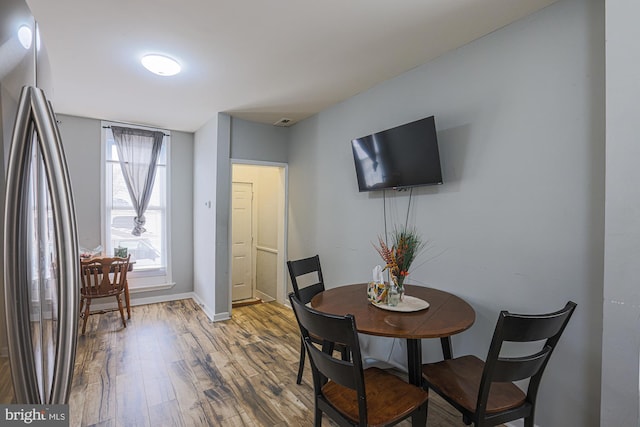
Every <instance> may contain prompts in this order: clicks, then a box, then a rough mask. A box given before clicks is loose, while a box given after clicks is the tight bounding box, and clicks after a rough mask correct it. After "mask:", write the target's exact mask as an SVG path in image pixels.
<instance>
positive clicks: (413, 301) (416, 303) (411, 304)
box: [371, 295, 429, 312]
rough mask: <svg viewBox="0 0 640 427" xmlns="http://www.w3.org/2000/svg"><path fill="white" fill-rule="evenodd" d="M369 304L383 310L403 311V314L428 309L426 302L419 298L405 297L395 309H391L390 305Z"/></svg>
mask: <svg viewBox="0 0 640 427" xmlns="http://www.w3.org/2000/svg"><path fill="white" fill-rule="evenodd" d="M371 304H373V305H375V306H376V307H378V308H381V309H383V310H389V311H403V312H411V311H420V310H424V309H425V308H429V303H428V302H426V301H425V300H421V299H420V298H416V297H412V296H409V295H405V296H404V298H403V299H402V301H400V303H399V304H398V305H396V306H395V307H391V306H390V305H387V304H382V303H377V304H376V303H374V302H372V303H371Z"/></svg>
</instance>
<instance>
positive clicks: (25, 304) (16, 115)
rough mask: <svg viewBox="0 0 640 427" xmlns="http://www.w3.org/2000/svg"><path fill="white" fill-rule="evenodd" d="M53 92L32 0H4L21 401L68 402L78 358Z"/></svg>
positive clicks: (5, 143)
mask: <svg viewBox="0 0 640 427" xmlns="http://www.w3.org/2000/svg"><path fill="white" fill-rule="evenodd" d="M50 93H51V85H50V73H49V64H48V61H47V56H46V50H45V45H44V44H43V43H41V41H40V38H39V36H38V30H37V24H36V21H35V20H34V18H33V16H32V14H31V12H30V10H29V7H28V6H27V4H26V3H25V1H24V0H1V1H0V138H2V150H1V151H0V155H1V156H2V159H1V160H2V161H1V162H0V165H1V166H2V177H1V178H0V190H1V191H2V196H3V197H2V198H0V199H1V200H2V202H0V203H2V206H0V207H1V208H2V209H1V210H0V212H2V215H3V218H2V223H3V224H4V227H3V231H2V236H0V237H1V238H2V241H3V242H4V245H3V247H2V248H1V249H0V251H1V252H2V253H0V255H1V256H2V259H3V263H2V270H3V271H2V272H1V273H2V274H0V280H2V281H3V283H2V287H3V288H4V307H2V304H0V311H4V313H0V315H1V314H4V316H0V317H2V320H0V352H3V353H7V354H8V356H9V359H10V365H11V376H12V380H13V386H14V394H15V403H28V404H63V403H68V399H69V394H70V390H71V380H72V375H73V365H74V362H75V352H76V336H77V334H76V331H77V322H78V280H79V271H78V259H79V256H78V243H77V231H76V222H75V209H74V205H73V197H72V193H71V184H70V180H69V174H68V171H67V166H66V162H65V157H64V151H63V148H62V144H61V139H60V133H59V131H58V128H57V124H56V120H55V116H54V114H53V110H52V106H51V104H50V103H49V101H48V100H47V98H46V95H50ZM3 309H4V310H3ZM3 320H4V321H3ZM2 323H5V325H4V327H2V326H3V325H2Z"/></svg>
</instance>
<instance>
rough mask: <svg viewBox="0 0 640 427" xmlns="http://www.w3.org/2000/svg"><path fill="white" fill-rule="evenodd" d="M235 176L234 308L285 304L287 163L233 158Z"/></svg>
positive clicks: (233, 233) (232, 280)
mask: <svg viewBox="0 0 640 427" xmlns="http://www.w3.org/2000/svg"><path fill="white" fill-rule="evenodd" d="M231 177H232V178H231V181H232V184H231V186H232V188H231V240H230V246H231V247H230V248H229V250H230V255H231V256H230V259H231V292H230V295H231V307H232V308H233V307H239V306H243V305H248V304H253V303H259V302H269V301H278V302H280V303H284V300H285V297H286V295H285V289H286V275H285V268H284V265H285V260H286V230H287V226H286V224H287V218H286V217H287V211H286V191H287V185H286V184H287V165H286V164H282V163H269V162H247V161H242V160H232V162H231Z"/></svg>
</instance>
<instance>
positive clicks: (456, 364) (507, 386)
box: [422, 355, 526, 413]
mask: <svg viewBox="0 0 640 427" xmlns="http://www.w3.org/2000/svg"><path fill="white" fill-rule="evenodd" d="M483 369H484V362H483V361H482V360H480V359H478V358H477V357H475V356H471V355H469V356H463V357H458V358H456V359H450V360H443V361H442V362H437V363H430V364H427V365H423V366H422V376H423V378H424V379H425V380H426V381H427V382H428V383H429V387H431V388H433V389H435V390H440V391H441V392H442V393H443V394H444V395H446V396H448V397H449V398H450V399H452V400H453V401H455V402H456V403H457V404H459V405H460V406H462V407H463V408H465V409H467V410H468V411H469V412H475V410H476V403H477V400H478V390H479V389H480V379H481V377H482V370H483ZM525 398H526V395H525V394H524V392H523V391H522V390H520V388H519V387H518V386H516V385H515V384H513V383H497V382H495V383H493V384H492V385H491V391H490V393H489V399H488V402H487V413H494V412H501V411H505V410H508V409H512V408H516V407H518V406H520V405H522V404H523V403H524V402H525Z"/></svg>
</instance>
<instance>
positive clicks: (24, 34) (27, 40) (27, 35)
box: [18, 25, 33, 49]
mask: <svg viewBox="0 0 640 427" xmlns="http://www.w3.org/2000/svg"><path fill="white" fill-rule="evenodd" d="M18 40H20V44H21V45H22V47H23V48H25V49H29V48H30V47H31V41H32V40H33V34H32V33H31V28H29V27H28V26H26V25H22V26H20V28H18Z"/></svg>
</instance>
